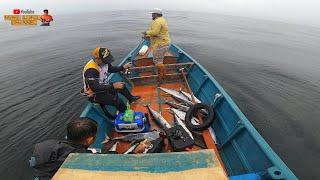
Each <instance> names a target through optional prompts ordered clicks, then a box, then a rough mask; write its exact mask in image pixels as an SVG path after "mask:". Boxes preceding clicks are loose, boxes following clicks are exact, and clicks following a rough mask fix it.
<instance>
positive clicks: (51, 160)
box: [29, 140, 91, 180]
mask: <svg viewBox="0 0 320 180" xmlns="http://www.w3.org/2000/svg"><path fill="white" fill-rule="evenodd" d="M70 153H91V151H89V150H87V149H86V148H85V147H84V146H83V145H81V144H74V143H72V142H70V141H67V140H62V141H61V140H46V141H44V142H41V143H37V144H36V145H35V147H34V151H33V154H32V156H31V158H30V160H29V162H30V166H31V167H32V168H33V169H34V172H35V176H36V177H38V178H39V179H41V180H42V179H51V178H52V177H53V175H54V174H55V173H56V172H57V171H58V169H59V168H60V166H61V165H62V163H63V162H64V160H65V159H66V158H67V157H68V155H69V154H70Z"/></svg>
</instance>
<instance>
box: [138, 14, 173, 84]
mask: <svg viewBox="0 0 320 180" xmlns="http://www.w3.org/2000/svg"><path fill="white" fill-rule="evenodd" d="M151 14H152V23H151V27H150V29H149V30H147V31H145V32H143V35H144V37H146V38H150V41H151V47H152V51H153V62H154V64H155V65H156V66H157V69H158V76H159V81H162V79H163V78H164V76H165V69H164V65H163V59H164V55H165V53H166V52H167V51H168V50H169V47H170V41H171V40H170V36H169V30H168V24H167V21H166V20H165V19H164V18H163V16H162V11H161V9H158V8H156V9H154V10H153V11H152V12H151Z"/></svg>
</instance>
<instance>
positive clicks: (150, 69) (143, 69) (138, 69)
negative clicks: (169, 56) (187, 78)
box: [130, 62, 194, 73]
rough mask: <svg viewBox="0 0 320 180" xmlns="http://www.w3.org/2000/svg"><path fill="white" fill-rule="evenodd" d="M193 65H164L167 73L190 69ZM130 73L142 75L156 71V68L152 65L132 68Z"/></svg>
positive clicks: (190, 63)
mask: <svg viewBox="0 0 320 180" xmlns="http://www.w3.org/2000/svg"><path fill="white" fill-rule="evenodd" d="M193 64H194V63H192V62H189V63H177V64H164V66H165V69H166V70H167V71H173V70H179V69H181V68H191V66H192V65H193ZM130 70H131V72H136V73H142V72H154V71H156V67H155V66H154V65H151V66H140V67H132V68H131V69H130Z"/></svg>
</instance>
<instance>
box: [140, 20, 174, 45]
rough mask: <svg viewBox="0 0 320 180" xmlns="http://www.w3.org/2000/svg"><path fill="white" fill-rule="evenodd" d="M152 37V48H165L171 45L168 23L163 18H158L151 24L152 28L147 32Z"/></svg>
mask: <svg viewBox="0 0 320 180" xmlns="http://www.w3.org/2000/svg"><path fill="white" fill-rule="evenodd" d="M146 33H147V36H148V37H150V41H151V47H152V48H156V47H158V46H164V45H169V44H170V41H171V40H170V36H169V29H168V24H167V21H166V20H165V19H164V18H163V17H158V18H156V19H155V20H153V21H152V23H151V28H150V30H148V31H147V32H146Z"/></svg>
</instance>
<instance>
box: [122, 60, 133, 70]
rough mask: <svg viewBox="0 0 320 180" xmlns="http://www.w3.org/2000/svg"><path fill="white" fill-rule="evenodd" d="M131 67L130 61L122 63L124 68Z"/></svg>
mask: <svg viewBox="0 0 320 180" xmlns="http://www.w3.org/2000/svg"><path fill="white" fill-rule="evenodd" d="M131 67H132V62H128V63H127V64H125V65H123V68H124V69H129V68H131Z"/></svg>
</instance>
